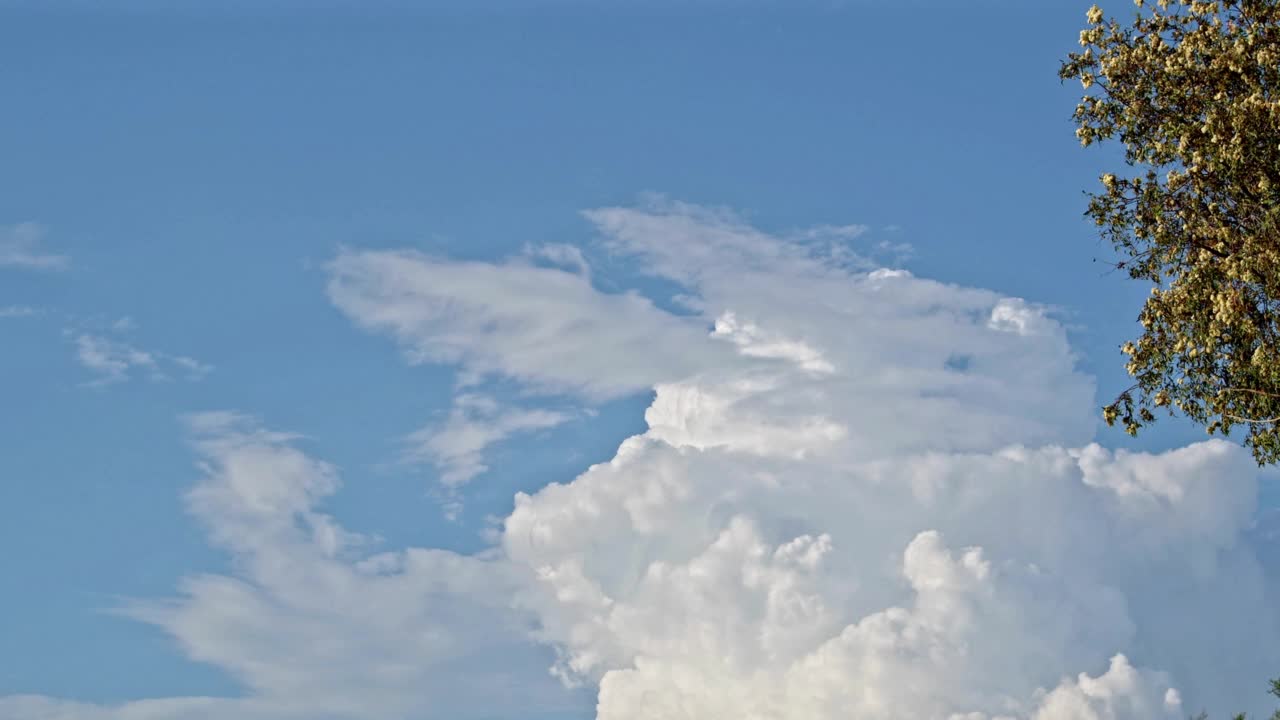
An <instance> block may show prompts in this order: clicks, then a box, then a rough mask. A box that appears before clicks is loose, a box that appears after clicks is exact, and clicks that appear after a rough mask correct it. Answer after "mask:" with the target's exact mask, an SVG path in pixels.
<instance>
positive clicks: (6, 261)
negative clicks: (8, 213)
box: [0, 222, 71, 270]
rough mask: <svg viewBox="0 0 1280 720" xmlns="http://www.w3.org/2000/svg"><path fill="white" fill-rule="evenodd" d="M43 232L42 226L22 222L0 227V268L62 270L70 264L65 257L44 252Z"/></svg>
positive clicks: (68, 259)
mask: <svg viewBox="0 0 1280 720" xmlns="http://www.w3.org/2000/svg"><path fill="white" fill-rule="evenodd" d="M44 235H45V230H44V228H43V227H42V226H40V225H38V224H36V223H31V222H24V223H18V224H17V225H10V226H8V227H0V267H13V268H24V269H28V270H62V269H64V268H66V267H67V266H68V265H69V264H70V262H71V261H70V258H68V257H67V256H66V255H56V254H54V253H50V252H46V251H45V250H44V249H43V248H42V245H43V244H44Z"/></svg>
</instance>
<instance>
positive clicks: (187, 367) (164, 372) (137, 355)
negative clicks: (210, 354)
mask: <svg viewBox="0 0 1280 720" xmlns="http://www.w3.org/2000/svg"><path fill="white" fill-rule="evenodd" d="M74 343H75V347H76V359H77V360H78V361H79V362H80V365H81V366H82V367H84V368H85V369H87V370H89V371H91V372H93V373H94V374H95V375H96V376H97V377H96V378H95V379H94V380H93V381H92V382H90V383H89V384H90V385H95V386H102V385H110V384H113V383H118V382H123V381H125V380H128V379H130V378H132V377H137V376H139V375H142V376H146V377H148V378H150V379H152V380H170V379H173V376H174V375H175V374H177V375H180V376H181V377H183V378H185V379H187V380H200V379H203V378H204V377H205V376H206V375H208V374H209V373H210V372H212V371H213V366H212V365H208V364H205V363H202V362H200V361H198V360H196V359H194V358H191V357H187V356H185V355H171V354H168V353H159V352H152V351H147V350H141V349H139V348H137V347H135V346H133V345H131V344H129V343H126V342H122V341H120V340H115V339H113V338H109V337H105V336H102V335H92V334H88V333H79V334H77V335H75V337H74Z"/></svg>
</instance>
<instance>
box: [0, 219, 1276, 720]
mask: <svg viewBox="0 0 1280 720" xmlns="http://www.w3.org/2000/svg"><path fill="white" fill-rule="evenodd" d="M586 216H587V218H588V219H589V220H590V221H591V222H592V223H594V224H595V226H596V227H597V228H598V229H599V234H600V241H599V243H600V245H599V246H597V247H596V248H594V250H596V251H599V250H604V251H607V252H608V253H610V255H611V256H612V257H614V258H629V259H630V260H631V261H632V262H634V263H635V265H634V267H635V269H637V270H638V271H639V272H640V273H642V274H647V275H651V276H655V277H658V278H661V279H662V280H663V282H662V283H654V285H661V286H664V287H669V286H670V285H672V284H675V285H678V286H680V288H681V291H680V292H681V299H680V301H679V302H680V303H682V304H683V306H684V312H679V313H674V312H668V311H666V310H664V309H662V308H663V307H664V306H665V303H663V302H655V301H659V300H662V299H660V298H646V297H645V296H644V295H643V294H642V293H639V292H628V293H606V292H603V291H601V290H600V289H598V286H597V285H596V283H595V281H594V280H593V273H592V272H591V269H590V268H589V267H588V265H587V262H586V260H585V259H584V256H583V255H582V254H581V253H572V254H569V253H567V252H566V251H565V250H564V249H563V248H557V249H556V251H555V252H554V253H551V252H539V251H538V250H537V249H534V250H533V251H531V252H526V253H525V254H523V255H521V256H520V257H517V258H513V259H511V260H509V261H505V262H498V263H474V262H466V263H464V262H455V261H451V260H447V259H440V258H433V257H428V256H425V255H421V254H417V253H413V252H408V251H381V252H349V253H346V254H343V255H340V256H339V257H338V258H336V259H335V260H334V261H333V263H332V265H331V267H330V272H331V276H330V278H331V282H330V286H329V295H330V298H331V300H332V301H333V302H334V303H335V305H336V306H337V307H338V308H339V309H341V310H342V311H343V312H344V313H346V314H347V315H348V316H349V317H350V318H351V319H352V320H353V322H355V323H356V324H357V325H358V326H360V327H362V328H365V329H367V330H369V331H371V332H375V333H382V334H386V335H388V336H389V337H391V338H393V339H394V340H395V341H396V342H397V343H398V344H399V345H400V346H401V347H402V349H403V350H404V352H405V354H406V357H407V358H408V359H409V361H411V362H432V363H448V364H453V365H456V366H457V367H458V368H459V370H460V372H461V374H462V377H463V378H464V380H465V382H464V385H466V387H465V388H464V389H462V390H460V393H461V394H460V396H459V400H458V407H460V408H463V410H466V413H464V414H462V415H459V418H460V419H459V420H458V422H457V423H455V424H457V425H459V427H462V425H465V429H466V431H467V432H466V434H465V438H471V439H470V440H468V441H467V442H465V443H464V442H462V441H461V440H458V441H457V442H454V441H450V442H444V441H442V440H439V439H438V438H437V436H438V435H439V433H437V434H436V435H432V436H431V437H430V438H428V441H434V442H435V444H434V445H431V444H428V445H427V446H425V447H426V450H427V451H429V452H430V453H431V454H430V457H431V458H435V459H436V460H437V462H439V463H440V464H441V465H442V467H443V470H442V472H443V473H446V474H447V473H448V472H451V471H454V472H458V471H457V470H456V468H462V469H463V470H465V471H466V479H467V480H472V478H473V477H476V476H477V475H479V474H480V473H482V472H484V470H485V469H486V468H485V466H484V463H483V458H482V457H481V453H482V451H483V450H484V449H485V448H486V447H487V446H488V445H490V444H492V443H496V442H501V441H502V440H503V439H504V438H506V437H508V436H509V435H511V434H513V433H516V432H521V431H532V430H533V429H536V428H538V427H546V426H549V425H551V424H554V423H558V422H572V421H573V420H571V419H570V418H571V417H581V416H582V415H574V413H573V412H569V411H566V410H564V408H569V407H571V406H573V405H574V404H581V405H590V404H592V403H595V402H598V401H600V400H602V399H607V398H611V397H618V396H622V395H627V394H631V393H636V392H642V391H649V392H653V393H654V399H653V402H652V404H651V405H650V406H649V408H648V410H647V411H646V413H645V419H646V421H647V426H648V427H647V430H646V431H645V432H644V433H643V434H641V435H638V436H635V437H631V438H628V439H626V440H625V441H623V442H622V444H621V446H620V447H619V448H618V450H617V452H616V454H615V456H614V457H613V458H612V459H611V460H609V461H607V462H604V463H601V464H598V465H595V466H593V467H591V468H589V469H587V470H586V471H585V472H584V473H582V474H581V475H580V476H578V477H577V478H566V479H565V480H566V482H564V483H563V484H553V485H550V486H547V487H545V488H542V489H541V490H539V491H537V492H535V493H532V494H528V495H526V494H521V495H519V496H517V497H516V501H515V507H514V510H513V512H512V513H511V514H510V516H509V517H507V518H506V519H505V521H504V523H503V524H502V528H501V532H500V534H499V535H498V537H497V539H496V543H495V547H493V548H491V549H490V550H489V551H487V552H486V553H484V554H482V555H479V556H459V555H455V554H452V553H446V552H443V551H437V550H418V549H410V550H404V551H395V552H390V553H383V554H372V551H371V550H370V549H368V548H367V546H366V543H365V542H364V541H363V540H362V539H361V538H360V537H357V536H354V535H352V534H350V533H348V532H346V531H344V530H342V529H341V527H340V526H339V525H338V523H337V521H336V520H334V519H333V518H331V517H329V516H328V515H325V514H323V513H322V512H320V510H319V509H318V506H319V504H320V503H321V502H322V501H323V498H324V496H325V495H326V494H327V493H329V492H332V490H333V488H334V487H336V482H337V479H336V476H335V475H334V473H333V471H332V469H330V468H328V466H326V465H324V464H323V463H319V462H318V461H315V460H312V459H310V458H308V457H307V456H305V455H303V454H302V453H301V452H300V451H298V450H297V449H295V448H294V447H293V446H292V444H291V442H290V440H289V439H288V438H286V437H283V436H279V435H273V434H270V433H266V432H265V431H262V430H259V429H256V428H254V427H252V426H250V425H246V423H245V422H244V421H243V420H242V419H238V418H235V417H232V416H220V415H215V416H202V417H201V418H200V419H198V420H197V421H196V424H195V432H196V434H197V437H198V447H199V449H200V451H201V453H202V454H203V455H204V456H205V457H206V459H207V462H208V464H209V470H208V473H207V476H206V479H205V480H204V481H203V482H202V483H201V484H200V485H199V486H198V487H197V488H196V490H195V491H193V493H192V494H191V496H190V497H191V507H192V511H193V513H195V515H196V516H197V517H198V518H200V519H201V520H202V521H203V522H204V523H205V525H206V526H207V527H208V528H209V531H210V534H211V537H212V538H213V541H214V542H215V543H216V544H218V545H219V546H222V547H224V548H226V549H227V550H228V551H229V552H231V553H232V554H233V555H234V556H236V557H237V558H238V559H239V562H238V563H237V567H238V568H239V571H238V572H239V575H238V576H236V577H233V578H232V577H214V576H203V577H198V578H194V579H190V580H188V581H187V582H186V584H185V585H184V586H183V592H182V594H181V597H179V598H178V599H177V600H174V601H171V602H165V603H158V604H157V603H143V604H140V605H138V606H136V607H134V608H133V609H132V612H133V613H134V614H135V615H136V616H138V617H140V618H142V619H144V620H146V621H149V622H152V623H156V624H158V625H160V626H161V627H163V628H165V629H166V630H167V631H169V632H170V633H172V634H173V635H174V636H175V637H177V638H178V639H179V640H180V641H181V643H182V645H183V647H185V648H186V649H187V651H188V652H189V654H190V655H191V656H192V657H193V658H195V659H198V660H201V661H205V662H210V663H214V664H216V665H219V666H221V667H223V668H225V669H227V670H228V671H230V672H231V673H232V674H234V675H235V676H236V677H237V678H239V679H240V680H241V681H242V682H243V683H244V685H245V687H246V688H247V689H248V690H247V696H246V697H245V698H243V699H238V700H209V699H171V700H152V701H144V702H142V703H134V704H131V705H127V706H123V707H121V708H115V709H111V708H98V707H90V706H80V705H73V704H67V703H59V702H58V701H55V700H51V699H47V698H31V697H27V698H10V699H8V700H3V699H0V716H3V715H5V712H8V713H9V714H8V716H7V717H18V718H22V719H23V720H27V719H29V718H55V717H56V718H75V719H79V718H95V719H96V718H99V717H103V718H111V719H112V720H118V719H121V718H166V719H167V718H177V717H231V716H233V715H234V716H236V717H255V718H256V717H264V718H267V717H270V718H274V717H330V716H332V717H337V718H406V719H407V718H415V719H416V718H456V717H494V716H503V717H517V716H519V717H533V716H534V713H535V711H538V710H543V711H545V713H546V716H552V715H554V714H555V713H557V712H559V713H560V716H561V717H568V715H566V714H565V712H567V711H565V710H564V707H561V708H558V709H557V708H555V707H553V705H554V704H555V702H557V701H556V700H555V698H556V697H557V695H556V693H558V692H565V693H567V692H568V691H561V690H559V685H554V686H552V687H551V689H548V688H547V687H545V684H546V682H548V681H549V680H550V679H549V678H548V677H547V669H548V665H550V666H551V668H550V669H551V671H552V673H553V674H554V675H555V676H556V677H558V678H559V680H560V684H563V685H567V686H570V687H573V686H578V687H581V688H584V690H582V691H580V692H591V691H596V690H598V703H597V706H596V715H597V717H598V718H600V720H837V719H839V720H847V719H848V718H858V719H860V720H933V719H936V720H996V719H997V718H1019V719H1025V720H1154V719H1164V718H1168V719H1175V718H1184V717H1186V716H1187V715H1189V714H1192V713H1194V712H1195V711H1197V710H1199V709H1200V708H1202V707H1204V708H1210V709H1212V710H1214V711H1217V712H1226V711H1234V710H1239V709H1249V710H1252V711H1255V712H1260V711H1261V710H1262V709H1263V697H1262V694H1263V693H1262V690H1263V689H1264V687H1265V680H1266V678H1267V677H1269V676H1271V675H1274V674H1280V652H1278V650H1280V632H1278V628H1277V625H1276V617H1275V608H1276V607H1280V605H1278V604H1277V598H1276V596H1275V591H1274V587H1273V585H1272V580H1273V578H1270V577H1269V576H1268V575H1267V574H1266V573H1265V572H1264V571H1263V569H1262V565H1261V564H1260V563H1259V560H1258V556H1257V554H1256V552H1255V549H1254V547H1253V546H1252V545H1251V544H1250V541H1249V540H1248V537H1250V536H1249V535H1248V533H1247V531H1248V530H1249V528H1250V525H1251V523H1252V522H1253V521H1254V518H1255V514H1256V508H1255V504H1256V500H1255V498H1256V495H1257V478H1256V469H1255V468H1253V467H1252V465H1251V462H1250V460H1249V458H1248V456H1247V455H1246V454H1245V453H1244V452H1242V451H1241V450H1240V449H1239V448H1238V447H1236V446H1234V445H1231V444H1228V443H1225V442H1219V441H1212V442H1205V443H1199V444H1195V445H1192V446H1189V447H1185V448H1182V449H1178V450H1175V451H1171V452H1167V453H1163V454H1141V453H1129V452H1115V451H1111V450H1107V449H1105V448H1103V447H1100V446H1098V445H1096V444H1092V439H1093V431H1094V427H1095V411H1094V407H1095V400H1094V388H1093V384H1092V381H1091V379H1090V378H1088V377H1087V376H1085V375H1082V374H1081V373H1080V372H1078V371H1077V370H1076V368H1075V361H1074V358H1073V355H1072V351H1071V348H1070V347H1069V345H1068V342H1067V339H1066V335H1065V333H1064V331H1063V328H1062V327H1061V326H1060V325H1059V324H1058V323H1057V322H1056V321H1055V320H1054V319H1052V317H1050V316H1048V315H1047V314H1046V313H1045V311H1044V310H1043V309H1041V308H1039V307H1037V306H1035V305H1034V304H1031V303H1028V302H1024V301H1022V300H1019V299H1014V298H1008V297H1002V296H1000V295H999V294H996V293H993V292H988V291H985V290H976V289H969V288H963V287H957V286H953V285H947V284H943V283H938V282H933V281H929V280H924V279H920V278H916V277H913V276H912V275H910V274H909V273H907V272H904V271H901V270H886V269H878V268H876V267H875V266H874V264H870V263H868V262H867V261H865V260H864V259H861V258H859V257H858V256H857V255H855V254H853V253H851V252H849V251H848V250H845V249H842V248H843V247H844V245H842V244H841V240H842V238H843V235H841V234H839V233H833V232H827V231H822V230H819V231H810V232H803V233H798V234H796V235H795V236H794V237H780V236H777V235H773V234H769V233H765V232H762V231H759V230H757V229H754V228H751V227H749V226H747V225H746V224H744V223H743V222H742V221H741V220H739V219H737V218H736V217H734V216H733V215H731V214H728V213H724V212H719V211H711V210H707V209H704V208H699V207H693V206H688V205H682V204H678V203H670V202H657V203H655V204H653V205H649V206H645V207H641V208H612V209H602V210H596V211H592V212H589V213H587V214H586ZM844 235H847V233H844ZM843 239H847V238H843ZM553 256H554V257H553ZM590 256H591V254H590V253H589V254H588V255H587V256H585V257H590ZM556 258H559V261H557V262H556V263H554V264H555V265H556V266H554V267H548V266H547V264H546V262H544V261H547V260H548V259H551V260H555V259H556ZM566 258H567V259H571V260H572V262H569V261H567V260H566ZM643 284H646V283H642V285H643ZM491 381H496V382H500V383H502V384H503V387H509V385H510V383H512V382H514V383H516V384H518V385H520V386H521V387H523V389H524V390H525V391H526V392H525V393H524V394H523V396H522V397H521V398H520V403H521V408H519V409H504V408H502V407H499V406H497V405H496V404H492V403H491V401H490V400H485V403H489V404H485V405H483V407H482V408H481V409H482V410H483V412H481V411H480V410H475V409H474V407H473V406H475V407H479V406H476V403H477V402H478V401H477V400H476V398H478V397H485V398H488V397H489V396H488V395H485V394H484V393H486V392H487V391H488V390H487V388H486V387H485V385H486V384H487V383H489V382H491ZM540 398H541V399H546V400H548V401H549V403H550V404H549V405H547V407H554V408H560V410H557V411H555V414H554V415H547V416H546V417H545V418H543V417H542V416H538V417H539V418H540V420H539V421H538V422H534V421H532V420H530V421H527V422H514V421H510V420H504V418H512V417H518V418H525V417H526V415H527V413H531V412H536V411H537V410H536V407H537V406H538V400H539V399H540ZM492 402H496V401H492ZM459 412H461V411H459ZM544 412H545V411H544ZM464 421H465V423H464ZM451 422H452V421H451ZM485 423H489V424H491V425H493V427H491V428H486V427H485ZM444 430H449V428H448V427H446V428H445V429H444ZM441 432H443V431H441ZM455 435H458V436H459V437H463V435H462V434H461V432H460V431H459V432H456V433H455ZM445 437H446V439H448V438H449V437H451V436H445ZM433 439H434V440H433ZM500 471H501V468H500V467H499V468H495V469H494V470H491V471H490V472H500ZM443 482H444V483H445V485H447V486H449V487H452V488H457V489H459V491H461V490H462V489H465V487H469V486H463V485H462V484H461V482H460V481H459V480H458V479H457V477H455V476H447V477H444V478H443ZM472 482H483V478H478V479H475V480H472ZM517 693H522V694H517ZM565 697H567V695H565ZM510 698H517V699H516V700H514V701H512V700H511V699H510ZM6 703H8V704H6ZM147 703H150V704H147ZM183 703H185V705H184V704H183ZM218 703H223V704H218ZM174 708H176V709H174ZM59 713H61V714H59ZM227 713H232V714H227ZM326 713H327V714H326Z"/></svg>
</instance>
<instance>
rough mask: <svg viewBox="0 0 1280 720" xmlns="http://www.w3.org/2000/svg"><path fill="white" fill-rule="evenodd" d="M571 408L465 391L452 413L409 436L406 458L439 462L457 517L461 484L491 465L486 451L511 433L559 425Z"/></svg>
mask: <svg viewBox="0 0 1280 720" xmlns="http://www.w3.org/2000/svg"><path fill="white" fill-rule="evenodd" d="M572 417H573V416H572V415H571V414H570V413H566V412H562V411H557V410H548V409H543V408H519V407H509V406H505V405H503V404H502V403H499V402H498V401H497V400H495V399H494V398H492V397H490V396H487V395H478V394H474V393H461V394H459V395H458V396H457V397H455V398H454V400H453V408H452V409H451V410H450V412H449V417H448V418H447V419H446V420H445V421H444V422H443V423H438V424H432V425H427V426H425V427H422V428H420V429H419V430H416V431H414V432H413V433H410V434H409V436H408V437H407V438H406V445H407V449H406V455H407V459H408V460H410V461H413V462H425V463H429V464H431V465H434V466H435V467H436V468H437V469H438V470H439V472H440V478H439V481H440V485H441V486H442V490H443V491H444V494H445V497H444V509H445V515H446V516H447V517H448V518H449V519H457V517H458V514H459V513H460V512H461V510H462V502H461V500H460V498H459V493H458V491H459V489H460V488H461V487H462V486H463V485H465V484H467V483H469V482H471V480H472V479H474V478H475V477H476V476H478V475H480V474H482V473H484V472H486V471H488V470H489V466H488V465H487V464H486V462H485V460H484V453H485V451H486V450H487V449H488V448H490V447H491V446H493V445H495V444H496V443H499V442H501V441H503V440H505V439H506V438H508V437H511V436H512V435H515V434H518V433H524V432H532V431H535V430H545V429H547V428H552V427H555V426H557V425H560V424H562V423H564V422H566V421H568V420H569V419H571V418H572Z"/></svg>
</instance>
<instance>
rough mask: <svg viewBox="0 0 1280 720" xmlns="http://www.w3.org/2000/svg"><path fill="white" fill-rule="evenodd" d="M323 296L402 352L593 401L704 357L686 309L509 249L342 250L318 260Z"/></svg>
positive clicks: (645, 385) (711, 351)
mask: <svg viewBox="0 0 1280 720" xmlns="http://www.w3.org/2000/svg"><path fill="white" fill-rule="evenodd" d="M329 270H330V282H329V287H328V290H329V297H330V299H331V300H332V301H333V303H334V304H335V305H336V306H337V307H338V309H339V310H341V311H342V312H343V313H345V314H346V315H347V316H348V317H349V318H351V319H352V320H353V321H354V322H355V323H357V324H358V325H360V326H361V327H364V328H366V329H369V330H373V331H377V332H383V333H387V334H389V335H391V336H393V337H394V338H396V340H397V341H398V342H399V343H400V345H401V346H402V347H403V348H404V350H405V352H406V354H407V356H408V357H409V359H410V361H412V362H415V363H420V362H436V363H453V364H457V365H458V366H460V368H461V369H462V370H463V371H464V372H466V373H468V374H470V375H472V376H474V377H483V376H489V375H500V376H507V377H511V378H515V379H517V380H520V381H523V382H525V383H527V384H528V385H529V386H530V388H531V389H534V390H537V391H542V392H557V393H559V392H563V393H572V394H575V395H578V396H582V397H586V398H589V399H592V400H602V399H607V398H611V397H617V396H620V395H625V394H629V393H634V392H638V391H641V390H646V389H649V388H651V387H653V385H654V384H655V383H657V382H660V381H662V380H664V379H670V378H678V377H681V376H684V375H687V374H689V373H691V372H694V371H695V370H696V369H697V368H698V367H701V366H703V365H705V364H707V363H710V362H714V361H715V359H717V358H719V357H722V356H723V355H724V353H722V352H719V351H718V349H717V348H715V347H713V346H709V345H708V344H707V343H705V342H704V336H705V330H704V328H703V327H702V326H701V325H700V324H699V323H698V322H695V321H693V320H682V319H679V318H673V317H672V316H670V315H668V314H667V313H665V312H663V311H661V310H659V309H657V308H656V307H655V306H654V305H653V303H652V302H651V301H649V300H648V299H646V298H644V297H641V296H640V295H638V294H635V293H624V294H605V293H601V292H598V291H597V290H595V289H594V288H593V287H592V285H591V282H590V280H589V279H588V278H585V277H583V276H581V275H578V274H575V273H571V272H566V271H564V270H560V269H557V268H545V267H536V266H533V265H530V264H527V263H526V262H522V261H520V260H519V259H516V260H512V261H510V262H508V263H504V264H501V265H491V264H488V263H475V262H471V263H468V262H454V261H449V260H440V259H434V258H431V257H428V256H426V255H422V254H420V253H416V252H409V251H381V252H348V253H344V254H342V255H339V256H338V258H337V259H335V260H334V261H333V262H332V263H331V264H330V266H329Z"/></svg>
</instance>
